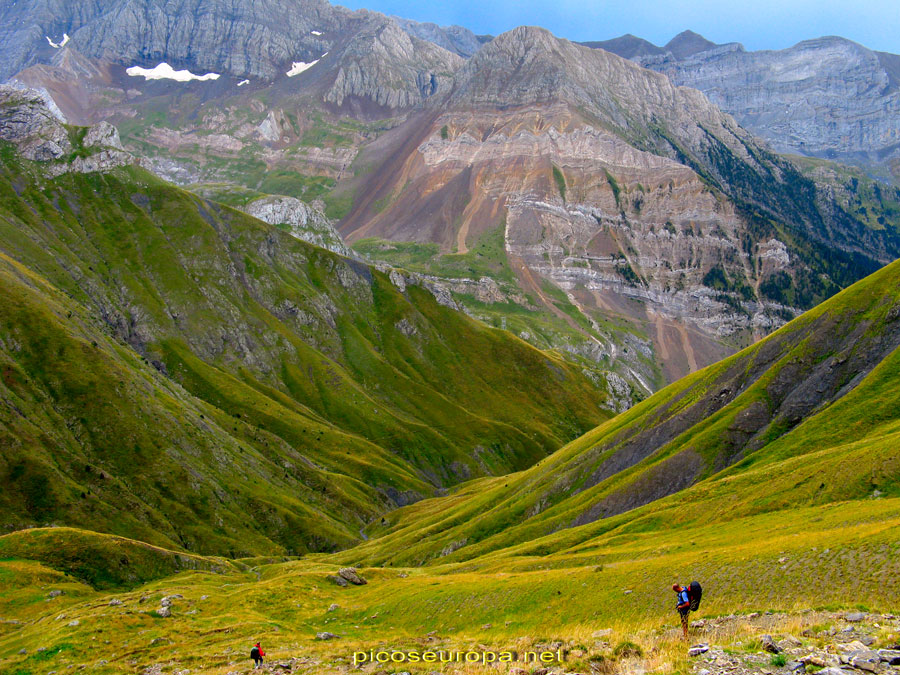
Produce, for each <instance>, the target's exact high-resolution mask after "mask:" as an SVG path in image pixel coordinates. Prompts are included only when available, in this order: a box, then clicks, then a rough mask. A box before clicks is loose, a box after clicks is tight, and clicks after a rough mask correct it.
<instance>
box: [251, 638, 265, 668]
mask: <svg viewBox="0 0 900 675" xmlns="http://www.w3.org/2000/svg"><path fill="white" fill-rule="evenodd" d="M265 655H266V653H265V652H264V651H263V649H262V647H260V646H259V643H258V642H257V643H256V644H255V645H253V649H251V650H250V658H251V659H253V663H254V664H255V665H254V666H253V667H254V668H259V667H260V666H261V665H262V663H263V657H264V656H265Z"/></svg>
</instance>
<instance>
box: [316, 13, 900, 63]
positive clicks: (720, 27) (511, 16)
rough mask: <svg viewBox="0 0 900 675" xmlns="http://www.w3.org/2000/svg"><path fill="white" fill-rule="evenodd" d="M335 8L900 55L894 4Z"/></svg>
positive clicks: (560, 31)
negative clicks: (853, 45)
mask: <svg viewBox="0 0 900 675" xmlns="http://www.w3.org/2000/svg"><path fill="white" fill-rule="evenodd" d="M333 1H334V2H335V3H336V4H341V5H344V6H346V7H350V8H352V9H359V8H361V7H366V8H368V9H373V10H377V11H379V12H384V13H385V14H397V15H399V16H403V17H407V18H410V19H416V20H417V21H433V22H435V23H439V24H441V25H447V24H454V23H455V24H459V25H461V26H466V27H467V28H470V29H472V30H473V31H475V32H476V33H491V34H494V35H496V34H498V33H502V32H503V31H506V30H509V29H510V28H514V27H516V26H521V25H523V24H527V25H537V26H543V27H545V28H548V29H550V30H551V31H553V33H555V34H556V35H559V36H560V37H566V38H569V39H571V40H605V39H608V38H612V37H618V36H619V35H622V34H623V33H633V34H634V35H638V36H639V37H643V38H646V39H648V40H650V41H651V42H654V43H656V44H660V45H661V44H665V43H666V42H668V41H669V39H671V38H672V37H673V36H674V35H676V34H677V33H680V32H681V31H683V30H685V29H690V30H693V31H696V32H698V33H700V34H702V35H704V36H705V37H706V38H708V39H710V40H712V41H714V42H742V43H743V44H744V46H746V47H747V48H748V49H780V48H783V47H789V46H791V45H793V44H796V43H797V42H799V41H800V40H805V39H809V38H813V37H820V36H822V35H841V36H843V37H846V38H850V39H851V40H855V41H857V42H860V43H862V44H864V45H866V46H867V47H870V48H872V49H878V50H880V51H889V52H893V53H895V54H896V53H900V0H842V1H840V2H839V1H837V0H744V1H735V0H618V1H617V2H612V1H610V0H425V1H423V0H333Z"/></svg>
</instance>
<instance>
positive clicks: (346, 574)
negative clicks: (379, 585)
mask: <svg viewBox="0 0 900 675" xmlns="http://www.w3.org/2000/svg"><path fill="white" fill-rule="evenodd" d="M338 576H340V577H341V578H342V579H344V580H346V581H348V582H350V583H351V584H353V585H354V586H365V585H366V584H367V583H368V582H367V581H366V580H365V579H363V578H362V577H361V576H359V573H358V572H357V571H356V569H355V568H353V567H342V568H341V569H340V571H338Z"/></svg>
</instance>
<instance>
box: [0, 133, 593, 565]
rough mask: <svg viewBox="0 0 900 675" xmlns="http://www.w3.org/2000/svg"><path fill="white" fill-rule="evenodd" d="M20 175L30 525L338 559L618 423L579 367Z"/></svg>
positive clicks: (337, 270) (23, 413)
mask: <svg viewBox="0 0 900 675" xmlns="http://www.w3.org/2000/svg"><path fill="white" fill-rule="evenodd" d="M2 173H3V176H2V180H0V252H2V258H0V275H2V278H3V289H4V292H3V294H2V301H0V313H2V315H3V320H2V322H0V325H2V334H0V340H2V342H0V346H2V351H0V358H2V362H3V363H2V382H0V387H2V389H0V390H2V396H3V399H4V401H5V402H7V405H5V406H4V407H3V408H2V412H0V415H2V416H3V426H2V434H3V444H4V448H5V451H4V453H3V458H2V465H0V473H2V480H3V481H4V483H5V484H6V485H7V486H8V489H5V490H4V491H3V493H2V495H0V512H2V522H3V523H4V524H5V527H6V528H7V529H15V528H21V527H28V526H35V525H44V524H51V523H52V524H65V525H72V526H77V527H81V528H86V529H92V530H97V531H101V532H110V533H114V534H119V535H123V536H127V537H133V538H135V539H139V540H142V541H146V542H149V543H152V544H156V545H161V546H165V547H169V548H175V549H178V548H183V549H187V550H191V551H195V552H202V553H215V554H223V555H228V556H231V557H235V556H241V555H250V554H253V553H259V552H267V553H271V552H280V553H303V552H306V551H311V550H333V549H335V548H340V547H345V546H348V545H350V544H352V543H354V542H355V541H357V540H358V539H359V538H360V528H362V527H364V526H365V524H366V523H367V522H368V521H370V520H372V519H374V518H376V517H378V516H380V515H381V514H382V513H383V512H385V511H386V510H388V509H390V508H393V507H395V506H396V505H397V504H403V503H408V502H409V501H413V500H415V499H419V498H421V497H424V496H428V495H430V494H432V493H433V491H434V490H435V489H436V488H438V487H444V486H449V485H452V484H454V483H457V482H459V481H460V480H463V479H465V478H469V477H473V476H477V475H487V474H500V473H506V472H508V471H510V470H515V469H521V468H524V467H526V466H529V465H530V464H533V463H534V462H536V461H537V460H539V459H540V458H542V457H543V456H545V455H546V454H547V453H548V452H550V451H552V450H553V449H554V448H555V447H558V446H559V445H560V444H561V443H563V442H565V441H566V440H568V439H571V438H574V437H576V436H578V435H580V434H581V433H583V432H584V431H585V430H587V429H589V428H590V427H592V426H594V425H595V424H596V423H598V422H599V421H602V420H603V419H606V418H607V417H609V413H608V412H607V411H606V410H605V409H604V407H603V403H604V395H603V393H602V392H601V391H599V390H598V389H597V387H596V385H594V384H593V383H592V382H591V381H590V380H589V379H587V378H586V377H585V376H584V375H583V374H582V373H581V372H580V370H579V369H577V368H574V367H572V366H571V365H570V364H568V363H566V362H565V361H563V360H562V359H560V358H558V357H557V356H555V355H553V354H547V353H542V352H539V351H537V350H535V349H534V348H532V347H530V346H528V345H527V344H525V343H524V342H522V341H520V340H518V339H516V338H514V337H512V336H511V335H510V334H508V333H506V332H503V331H499V330H495V329H493V328H489V327H486V326H484V325H482V324H480V323H478V322H475V321H473V320H471V319H469V318H467V317H465V316H464V315H462V314H461V313H459V312H456V311H453V310H451V309H448V308H445V307H443V306H441V305H439V304H438V303H437V302H436V301H435V299H434V297H433V296H432V295H431V294H430V293H429V292H428V291H426V290H424V289H422V288H419V287H417V286H408V287H407V288H406V289H405V291H404V292H402V293H401V292H400V291H399V290H398V289H397V288H396V287H395V286H394V285H393V284H392V283H391V281H390V280H389V279H388V277H387V275H385V274H383V273H381V272H378V271H376V270H375V269H373V268H371V267H368V266H366V265H364V264H362V263H358V262H355V261H351V260H347V259H344V258H341V257H339V256H337V255H334V254H331V253H329V252H327V251H324V250H322V249H318V248H316V247H313V246H310V245H308V244H306V243H304V242H301V241H298V240H297V239H295V238H293V237H291V236H290V235H288V234H286V233H283V232H281V231H280V230H278V229H277V228H274V227H270V226H268V225H266V224H264V223H261V222H259V221H257V220H255V219H253V218H250V217H249V216H246V215H244V214H242V213H239V212H237V211H234V210H232V209H230V208H228V207H226V206H223V205H220V204H217V203H214V202H208V201H205V200H203V199H201V198H199V197H198V196H196V195H192V194H190V193H188V192H185V191H182V190H180V189H177V188H175V187H173V186H171V185H169V184H166V183H164V182H162V181H160V180H158V179H156V178H155V177H153V176H151V175H150V174H148V173H145V172H143V171H142V170H140V169H136V168H128V169H120V170H117V171H116V172H114V173H111V174H88V175H80V174H67V175H64V176H62V177H60V178H57V179H53V180H48V179H46V178H44V177H43V176H42V175H41V174H40V172H39V169H38V168H37V167H36V166H35V165H31V164H30V163H28V162H23V161H20V160H19V159H18V158H17V157H16V155H15V153H14V152H13V150H12V148H11V147H9V146H4V147H3V148H2Z"/></svg>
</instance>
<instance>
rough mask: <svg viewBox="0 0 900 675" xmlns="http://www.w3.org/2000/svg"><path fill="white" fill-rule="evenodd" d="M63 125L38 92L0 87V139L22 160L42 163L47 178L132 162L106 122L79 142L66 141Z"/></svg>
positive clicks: (87, 131) (65, 128) (67, 138)
mask: <svg viewBox="0 0 900 675" xmlns="http://www.w3.org/2000/svg"><path fill="white" fill-rule="evenodd" d="M63 122H64V120H63V119H61V116H60V115H59V113H58V111H55V110H54V109H53V108H52V107H51V106H49V105H48V103H47V100H46V96H45V95H44V94H43V93H42V92H40V91H36V90H31V89H23V88H19V87H13V86H9V85H0V139H3V140H5V141H9V142H11V143H13V144H15V145H16V146H17V148H18V150H19V152H20V153H21V155H22V156H23V157H24V158H25V159H30V160H32V161H36V162H42V163H45V164H46V166H45V172H46V173H47V174H48V175H51V176H58V175H60V174H63V173H67V172H69V171H75V172H78V173H92V172H94V171H107V170H109V169H113V168H115V167H118V166H125V165H128V164H133V163H134V162H135V159H134V157H133V156H132V155H130V154H129V153H127V152H125V150H124V149H123V148H122V142H121V140H120V139H119V132H118V131H117V130H116V128H115V127H114V126H112V125H111V124H109V123H108V122H101V123H100V124H98V125H96V126H93V127H90V128H88V129H87V130H86V131H85V132H84V134H83V135H82V136H81V138H80V140H78V138H79V134H77V133H75V134H74V135H73V136H71V137H70V133H69V130H68V129H67V127H66V126H65V125H64V123H63ZM73 140H74V143H73ZM76 144H77V145H76Z"/></svg>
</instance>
